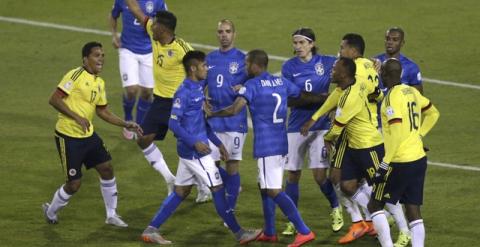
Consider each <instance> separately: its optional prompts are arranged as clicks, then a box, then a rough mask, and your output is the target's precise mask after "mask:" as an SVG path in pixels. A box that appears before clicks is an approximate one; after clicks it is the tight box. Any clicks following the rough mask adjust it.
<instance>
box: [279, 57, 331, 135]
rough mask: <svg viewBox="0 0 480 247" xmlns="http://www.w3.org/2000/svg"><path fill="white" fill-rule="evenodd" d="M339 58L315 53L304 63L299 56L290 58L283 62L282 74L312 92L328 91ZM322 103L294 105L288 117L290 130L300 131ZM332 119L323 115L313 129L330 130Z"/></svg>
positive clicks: (303, 89) (290, 131)
mask: <svg viewBox="0 0 480 247" xmlns="http://www.w3.org/2000/svg"><path fill="white" fill-rule="evenodd" d="M335 60H337V58H336V57H333V56H323V55H313V57H312V59H311V60H310V61H309V62H307V63H304V62H302V61H301V60H300V58H298V57H294V58H291V59H289V60H288V61H286V62H285V63H284V64H283V67H282V75H283V76H284V77H285V78H287V79H288V80H290V81H292V82H293V83H295V85H297V86H298V87H299V88H301V89H302V91H305V92H312V93H316V94H318V93H328V87H329V86H330V73H331V71H332V68H333V64H334V63H335ZM320 106H321V105H317V104H312V105H308V106H303V107H293V108H292V109H291V111H290V117H289V119H288V132H289V133H292V132H300V128H301V127H302V125H303V124H304V123H305V122H307V121H308V120H310V118H311V117H312V115H313V114H314V113H315V112H316V111H317V110H318V108H319V107H320ZM329 128H330V120H329V118H328V117H327V116H326V115H325V116H322V117H321V118H320V119H319V120H318V121H317V122H316V123H315V125H313V126H312V128H311V130H328V129H329Z"/></svg>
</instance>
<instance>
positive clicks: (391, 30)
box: [386, 27, 405, 40]
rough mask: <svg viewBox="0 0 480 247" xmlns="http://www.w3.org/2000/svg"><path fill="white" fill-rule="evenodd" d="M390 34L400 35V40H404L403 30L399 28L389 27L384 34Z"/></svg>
mask: <svg viewBox="0 0 480 247" xmlns="http://www.w3.org/2000/svg"><path fill="white" fill-rule="evenodd" d="M390 32H397V33H399V34H400V36H402V40H404V39H405V32H404V31H403V29H402V28H400V27H391V28H389V29H387V32H386V33H387V34H388V33H390Z"/></svg>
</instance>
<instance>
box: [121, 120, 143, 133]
mask: <svg viewBox="0 0 480 247" xmlns="http://www.w3.org/2000/svg"><path fill="white" fill-rule="evenodd" d="M125 128H127V129H128V130H130V131H134V132H135V133H137V136H143V129H142V127H140V125H138V124H137V123H135V122H132V121H127V122H125Z"/></svg>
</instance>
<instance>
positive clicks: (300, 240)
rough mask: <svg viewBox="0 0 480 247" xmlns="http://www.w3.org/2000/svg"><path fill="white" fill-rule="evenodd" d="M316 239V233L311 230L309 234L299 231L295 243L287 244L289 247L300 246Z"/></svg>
mask: <svg viewBox="0 0 480 247" xmlns="http://www.w3.org/2000/svg"><path fill="white" fill-rule="evenodd" d="M314 239H315V233H313V232H312V231H310V233H309V234H305V235H303V234H301V233H297V236H296V237H295V241H293V243H291V244H289V245H287V246H288V247H300V246H302V245H304V244H306V243H308V242H310V241H313V240H314Z"/></svg>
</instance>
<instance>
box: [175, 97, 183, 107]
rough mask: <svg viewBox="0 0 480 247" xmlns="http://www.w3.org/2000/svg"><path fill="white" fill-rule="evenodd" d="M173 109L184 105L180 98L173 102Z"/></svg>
mask: <svg viewBox="0 0 480 247" xmlns="http://www.w3.org/2000/svg"><path fill="white" fill-rule="evenodd" d="M173 107H174V108H181V107H182V103H181V101H180V98H176V99H175V102H173Z"/></svg>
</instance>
